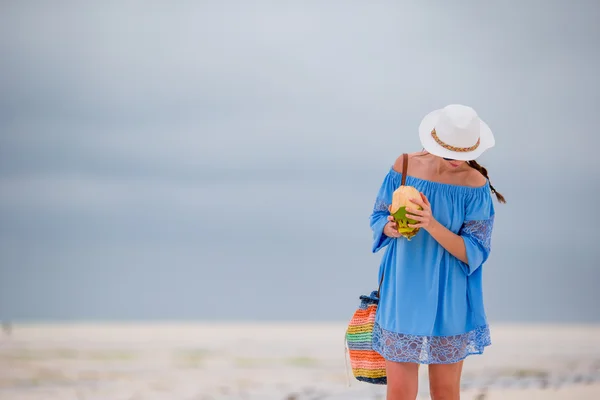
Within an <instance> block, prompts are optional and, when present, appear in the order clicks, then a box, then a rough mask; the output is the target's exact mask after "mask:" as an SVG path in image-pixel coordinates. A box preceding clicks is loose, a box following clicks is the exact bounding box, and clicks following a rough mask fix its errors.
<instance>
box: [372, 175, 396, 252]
mask: <svg viewBox="0 0 600 400" xmlns="http://www.w3.org/2000/svg"><path fill="white" fill-rule="evenodd" d="M400 176H401V174H399V173H397V172H396V171H394V170H393V169H392V168H390V171H389V172H388V174H387V175H386V176H385V178H384V180H383V183H382V184H381V187H380V188H379V192H378V193H377V198H376V199H375V205H374V206H373V212H372V213H371V217H370V225H371V230H372V231H373V248H372V251H373V253H376V252H378V251H379V250H381V249H382V248H384V247H385V246H387V245H388V244H389V243H390V241H391V240H392V238H390V237H388V236H386V235H385V234H384V233H383V227H384V226H385V225H386V224H387V222H388V221H387V217H388V215H390V212H389V210H388V207H389V205H390V204H392V195H393V194H394V190H396V189H397V188H398V186H400V178H399V177H400Z"/></svg>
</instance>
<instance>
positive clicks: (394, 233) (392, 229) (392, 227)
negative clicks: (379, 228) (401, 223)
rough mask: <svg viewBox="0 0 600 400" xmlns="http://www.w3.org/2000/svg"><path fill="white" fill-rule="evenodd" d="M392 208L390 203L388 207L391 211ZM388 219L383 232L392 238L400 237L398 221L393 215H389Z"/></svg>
mask: <svg viewBox="0 0 600 400" xmlns="http://www.w3.org/2000/svg"><path fill="white" fill-rule="evenodd" d="M391 209H392V206H391V205H390V206H389V207H388V211H390V210H391ZM387 220H388V223H387V224H385V226H384V227H383V234H384V235H385V236H388V237H391V238H399V237H400V233H399V232H398V223H397V222H396V221H395V220H394V217H392V216H391V215H388V217H387Z"/></svg>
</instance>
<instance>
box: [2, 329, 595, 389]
mask: <svg viewBox="0 0 600 400" xmlns="http://www.w3.org/2000/svg"><path fill="white" fill-rule="evenodd" d="M344 329H345V324H344V323H338V324H302V323H290V324H285V323H265V324H241V323H236V324H224V323H220V324H208V323H205V324H97V325H93V324H62V325H60V324H56V325H16V326H14V327H13V332H12V334H11V335H10V336H6V335H5V336H1V337H0V399H2V400H55V399H56V400H58V399H60V400H67V399H76V400H83V399H85V400H96V399H98V400H100V399H102V400H113V399H114V400H120V399H123V400H142V399H143V400H151V399H177V400H178V399H182V400H220V399H223V400H225V399H227V400H229V399H232V400H233V399H245V400H254V399H260V400H270V399H274V400H275V399H277V400H317V399H322V400H327V399H331V400H333V399H357V400H358V399H373V400H375V399H382V400H383V399H384V390H385V388H384V387H381V386H373V385H369V384H364V383H360V382H357V381H356V380H354V379H353V378H351V377H348V375H347V371H346V369H345V361H344V343H343V342H344ZM492 342H493V345H492V346H491V347H489V348H488V350H486V353H485V354H484V355H483V356H473V357H470V358H469V359H468V361H467V362H466V364H465V370H464V375H463V377H464V379H463V389H464V390H463V394H462V398H463V399H467V400H470V399H477V400H484V399H485V400H499V399H515V400H534V399H545V400H558V399H568V400H578V399H594V400H597V399H600V326H518V325H501V324H498V325H492ZM348 373H349V372H348ZM348 379H349V380H350V383H351V385H350V386H348V383H347V380H348ZM420 379H421V384H420V386H421V388H420V397H419V398H420V399H428V398H429V396H428V391H427V368H421V376H420Z"/></svg>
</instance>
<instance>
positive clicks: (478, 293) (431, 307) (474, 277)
mask: <svg viewBox="0 0 600 400" xmlns="http://www.w3.org/2000/svg"><path fill="white" fill-rule="evenodd" d="M401 182H402V174H401V173H400V172H397V171H395V170H394V169H393V168H390V170H389V172H388V174H387V175H386V177H385V179H384V181H383V184H382V185H381V188H380V189H379V193H378V194H377V199H376V201H375V206H374V208H373V213H372V214H371V217H370V224H371V229H372V230H373V239H374V242H373V249H372V250H373V252H374V253H375V252H377V251H379V250H381V249H384V248H385V253H384V255H383V257H382V259H381V265H380V268H379V277H380V279H381V274H384V275H383V276H384V280H383V282H382V285H381V291H380V298H379V306H378V309H377V314H376V318H375V325H374V328H373V348H374V349H375V351H377V352H378V353H379V354H381V355H382V356H383V357H384V358H385V359H386V360H390V361H396V362H412V363H419V364H449V363H455V362H458V361H460V360H463V359H465V358H466V357H467V356H469V355H471V354H481V353H483V350H484V348H485V347H486V346H489V345H490V344H491V340H490V331H489V327H488V322H487V317H486V313H485V309H484V304H483V292H482V272H483V269H482V265H483V264H484V263H485V261H486V260H487V258H488V256H489V254H490V243H491V234H492V227H493V223H494V205H493V203H492V196H491V190H490V186H489V183H486V184H485V185H484V186H481V187H467V186H458V185H451V184H445V183H439V182H433V181H428V180H424V179H420V178H416V177H412V176H410V175H407V177H406V185H410V186H414V187H415V188H416V189H417V190H419V191H421V192H423V193H424V194H425V196H427V198H428V199H429V202H430V204H431V211H432V213H433V216H434V217H435V219H436V220H437V221H438V222H439V223H441V224H442V225H443V226H445V227H446V228H448V229H449V230H451V231H452V232H454V233H456V234H458V235H460V236H461V237H462V238H463V240H464V242H465V246H466V252H467V258H468V263H464V262H462V261H460V260H459V259H458V258H456V257H454V256H453V255H452V254H450V253H449V252H448V251H447V250H446V249H444V248H443V247H442V246H441V245H440V244H439V243H438V242H437V241H436V240H435V239H434V238H433V237H432V236H431V235H430V234H429V233H428V232H427V231H426V230H424V229H421V230H420V231H419V232H418V234H417V235H416V236H415V237H413V238H412V240H410V241H408V240H406V239H405V238H403V237H400V238H397V239H396V238H390V237H387V236H386V235H385V234H383V227H384V226H385V224H386V223H387V222H388V221H387V217H388V215H389V211H388V206H389V205H390V204H391V202H392V194H393V192H394V190H396V189H397V188H398V187H399V186H400V184H401Z"/></svg>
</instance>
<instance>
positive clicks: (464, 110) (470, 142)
mask: <svg viewBox="0 0 600 400" xmlns="http://www.w3.org/2000/svg"><path fill="white" fill-rule="evenodd" d="M419 137H420V138H421V144H422V145H423V148H424V149H425V150H426V151H428V152H429V153H431V154H433V155H436V156H438V157H445V158H451V159H453V160H462V161H469V160H475V159H476V158H477V157H479V156H480V155H481V154H482V153H483V152H484V151H486V150H487V149H490V148H492V147H494V145H495V144H496V141H495V139H494V135H493V133H492V130H491V129H490V127H489V126H488V125H487V124H486V123H485V122H483V121H482V120H481V118H479V116H478V115H477V112H475V110H474V109H472V108H471V107H468V106H463V105H461V104H450V105H448V106H446V107H444V108H442V109H439V110H435V111H432V112H430V113H429V114H427V115H426V116H425V118H423V120H422V121H421V124H420V125H419Z"/></svg>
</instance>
